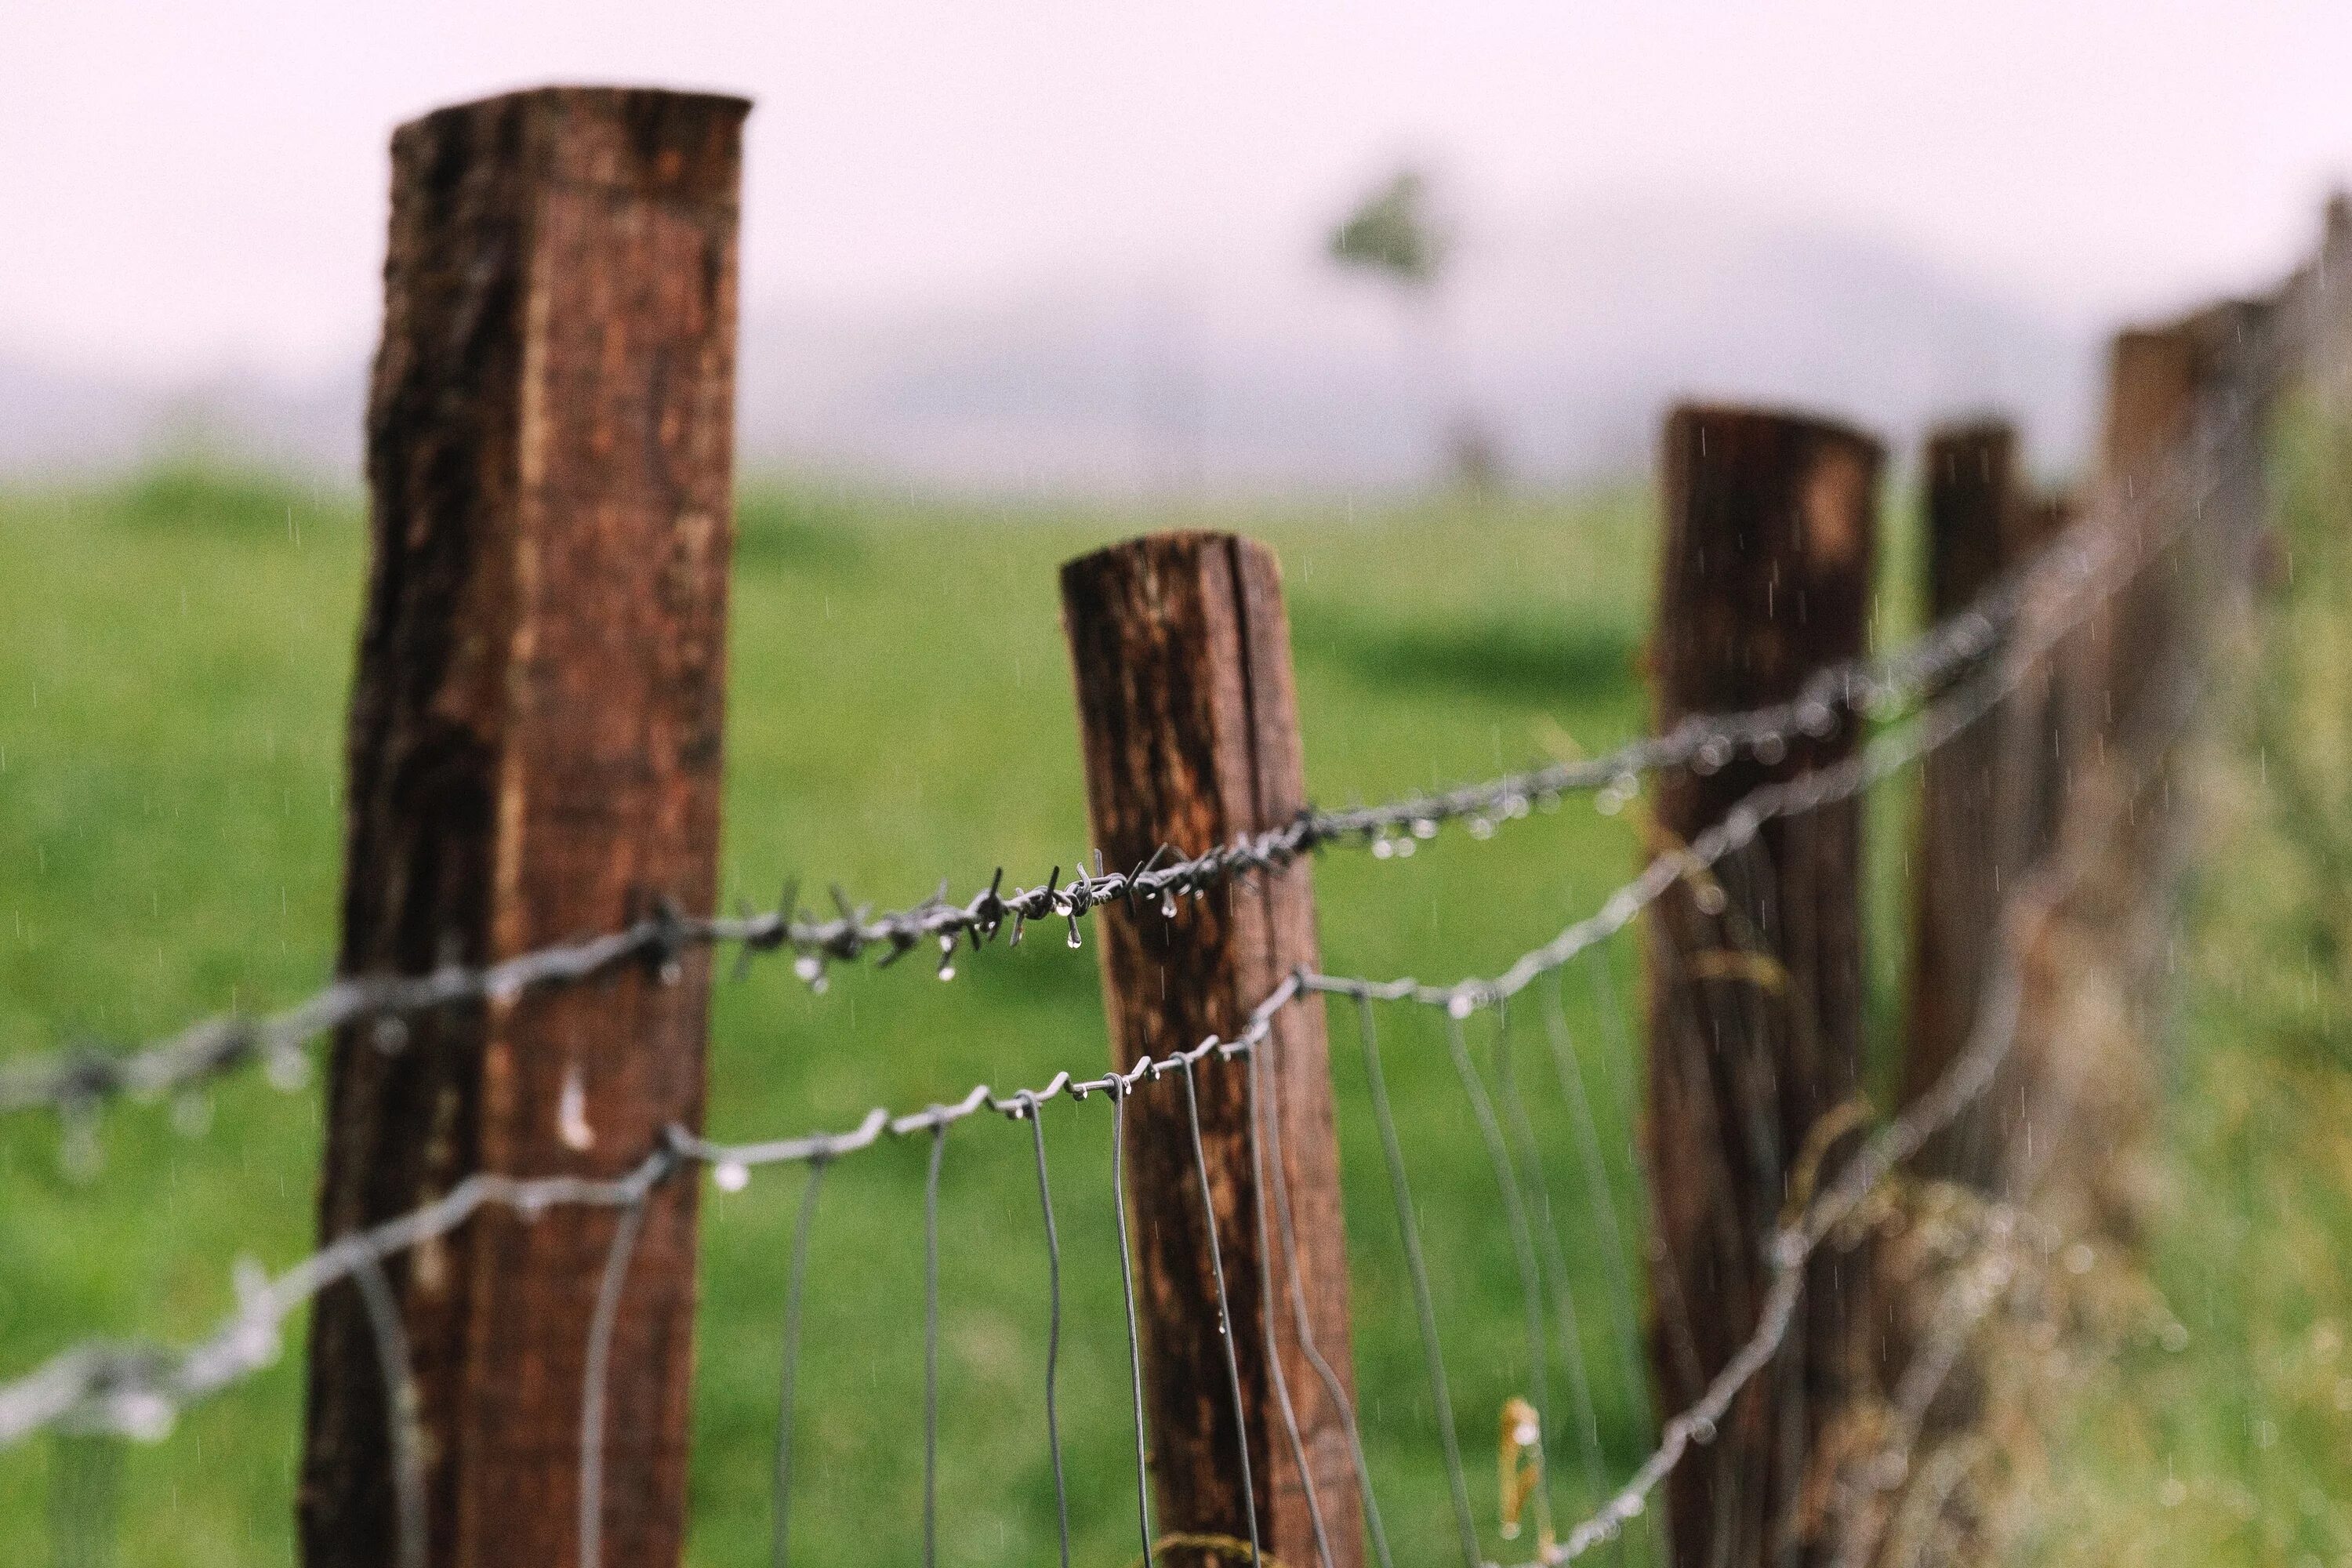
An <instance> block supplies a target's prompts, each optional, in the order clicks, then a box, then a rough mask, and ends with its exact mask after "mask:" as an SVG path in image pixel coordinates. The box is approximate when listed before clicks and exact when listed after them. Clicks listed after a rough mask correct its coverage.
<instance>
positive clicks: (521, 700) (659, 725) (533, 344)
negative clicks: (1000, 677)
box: [301, 88, 747, 1568]
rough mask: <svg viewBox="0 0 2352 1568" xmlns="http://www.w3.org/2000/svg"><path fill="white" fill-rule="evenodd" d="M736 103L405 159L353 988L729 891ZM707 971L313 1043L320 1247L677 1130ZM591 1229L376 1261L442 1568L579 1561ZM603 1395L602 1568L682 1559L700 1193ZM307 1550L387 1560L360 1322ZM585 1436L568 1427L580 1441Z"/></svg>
mask: <svg viewBox="0 0 2352 1568" xmlns="http://www.w3.org/2000/svg"><path fill="white" fill-rule="evenodd" d="M746 108H747V105H745V104H744V103H743V102H741V101H740V100H735V99H726V98H711V97H697V96H689V95H681V94H674V93H667V92H655V91H640V90H633V89H571V88H564V89H547V90H543V91H536V92H522V93H516V94H511V95H509V96H506V97H502V98H494V99H488V100H483V101H481V102H478V103H471V104H467V105H465V106H463V107H460V108H456V109H449V110H441V111H439V112H437V113H435V114H430V115H427V116H425V118H424V119H422V120H419V121H415V122H413V123H411V124H408V125H405V126H403V127H402V128H401V129H400V131H399V132H397V133H396V134H395V135H394V139H393V199H392V223H391V237H390V244H389V247H388V253H387V258H386V261H385V267H384V296H385V309H384V330H383V344H382V347H381V349H380V350H379V352H378V354H377V358H376V363H375V372H374V381H373V388H372V392H371V396H370V403H369V411H368V477H369V482H370V489H371V500H372V508H371V513H372V527H373V562H372V565H371V568H370V577H369V583H368V590H367V596H366V601H365V607H364V615H363V623H362V632H361V638H360V650H359V669H358V675H357V679H356V681H355V684H354V689H353V694H352V715H351V728H350V742H349V745H350V752H349V755H350V769H351V783H350V790H349V797H348V800H349V805H348V809H349V823H348V837H347V844H346V871H345V891H344V899H343V946H342V954H341V968H342V971H343V972H344V973H352V974H361V973H425V972H426V971H429V970H431V969H433V968H434V967H435V966H436V964H438V963H442V962H444V961H445V960H447V959H451V958H455V959H457V960H460V961H463V962H466V963H485V962H492V961H496V960H498V959H499V958H503V957H507V956H510V955H512V954H515V953H517V952H523V951H525V950H528V949H531V948H535V947H539V946H542V945H545V944H547V943H550V942H556V941H560V940H565V939H570V938H574V937H577V936H579V935H581V934H583V933H586V932H593V931H611V930H614V929H615V928H617V927H620V926H622V925H625V924H626V923H627V922H629V921H633V920H637V919H642V918H645V917H646V916H649V915H653V914H655V913H656V911H657V910H659V909H660V908H661V907H662V906H663V905H664V904H667V905H669V906H672V907H675V908H676V909H677V910H682V911H685V912H688V913H703V912H707V911H708V910H709V906H710V902H711V900H712V897H713V891H714V874H715V865H716V852H717V838H718V829H719V761H720V737H721V719H722V698H723V676H724V656H725V633H726V601H727V595H726V585H727V568H728V560H729V554H730V542H731V539H732V519H731V512H732V495H731V482H732V480H731V466H732V452H731V442H732V424H733V418H732V410H733V392H734V357H735V273H736V267H735V258H736V221H737V189H738V184H739V179H740V128H741V122H742V119H743V115H744V112H745V110H746ZM707 987H708V959H707V956H706V955H704V954H702V953H700V952H681V953H679V954H677V955H676V956H675V957H674V958H672V959H669V960H667V961H661V960H657V961H656V962H655V963H648V964H647V965H646V966H644V967H643V968H641V969H635V970H630V971H627V972H622V973H614V975H612V976H609V977H607V978H605V979H604V980H600V981H598V982H596V983H593V984H588V985H583V986H581V987H578V988H576V989H573V990H571V991H567V992H564V993H562V994H545V995H539V996H533V997H530V998H524V999H510V1000H493V1001H492V1002H491V1003H490V1004H489V1005H488V1006H486V1007H483V1008H480V1009H467V1010H463V1011H456V1012H451V1013H448V1014H444V1015H440V1016H434V1017H430V1018H426V1019H423V1020H420V1021H418V1022H417V1023H415V1024H414V1025H413V1026H410V1027H409V1028H408V1029H407V1030H406V1032H405V1034H404V1036H399V1037H393V1036H383V1035H379V1034H378V1033H376V1032H375V1031H373V1030H372V1029H370V1028H369V1027H368V1026H365V1025H362V1026H356V1027H354V1028H352V1029H349V1030H346V1031H345V1032H344V1033H343V1034H342V1036H341V1037H339V1038H338V1040H337V1041H336V1045H335V1049H334V1055H333V1063H332V1068H331V1083H330V1089H329V1133H328V1139H329V1141H328V1151H327V1161H326V1171H325V1175H324V1179H323V1182H322V1188H321V1197H320V1228H321V1231H322V1234H323V1235H324V1237H326V1238H328V1239H330V1240H331V1239H332V1238H334V1237H339V1236H342V1235H346V1234H348V1233H350V1232H351V1231H352V1230H354V1229H357V1228H359V1227H361V1226H365V1225H368V1224H371V1223H374V1222H377V1221H381V1220H383V1219H384V1218H386V1217H388V1216H390V1215H396V1214H399V1213H401V1212H403V1211H405V1210H408V1209H411V1208H414V1207H415V1206H417V1205H420V1204H422V1203H425V1202H428V1201H430V1200H432V1199H433V1198H435V1197H436V1196H438V1195H440V1194H443V1193H446V1191H448V1190H449V1188H450V1187H451V1186H452V1185H454V1184H456V1183H457V1181H459V1180H461V1179H463V1178H464V1177H465V1176H466V1175H467V1174H469V1173H473V1172H476V1171H495V1172H499V1173H509V1174H516V1175H529V1176H539V1175H549V1174H555V1173H579V1174H583V1175H595V1176H603V1177H610V1176H614V1175H617V1174H620V1173H625V1172H627V1171H629V1170H631V1169H632V1168H634V1167H635V1166H637V1165H638V1164H639V1163H641V1162H643V1161H644V1160H645V1159H646V1157H647V1155H648V1154H649V1153H651V1152H653V1151H655V1150H656V1148H658V1147H659V1146H660V1141H661V1139H662V1137H663V1134H664V1131H665V1130H666V1129H667V1127H668V1126H669V1125H670V1124H672V1123H674V1122H676V1123H684V1124H686V1125H688V1126H689V1127H691V1126H696V1125H698V1123H699V1121H700V1116H701V1107H702V1096H703V1037H704V1023H705V1014H706V1006H707ZM615 1227H616V1219H615V1216H614V1215H613V1214H612V1213H611V1212H610V1211H604V1210H593V1209H575V1210H566V1211H562V1212H561V1213H555V1214H550V1215H546V1216H544V1217H541V1218H540V1219H537V1220H535V1221H526V1220H524V1219H521V1218H518V1217H516V1216H512V1215H505V1214H488V1213H486V1214H485V1215H481V1216H479V1217H478V1218H477V1219H475V1220H474V1221H473V1222H472V1223H471V1224H470V1225H469V1226H467V1228H466V1229H465V1230H463V1231H461V1232H459V1233H457V1235H456V1236H455V1237H452V1238H450V1239H449V1240H447V1241H446V1242H442V1243H435V1244H429V1245H427V1246H425V1247H420V1248H418V1249H417V1250H416V1251H415V1253H414V1254H412V1255H410V1256H409V1257H407V1258H404V1259H401V1260H398V1261H396V1262H395V1263H394V1265H393V1266H392V1268H390V1270H389V1272H390V1273H391V1276H392V1285H393V1288H394V1291H395V1293H396V1295H397V1299H398V1302H399V1306H400V1310H401V1313H402V1317H403V1319H404V1327H405V1330H406V1337H407V1340H408V1342H409V1344H410V1346H411V1348H412V1351H413V1354H414V1366H415V1383H416V1391H417V1395H418V1399H419V1420H420V1425H421V1428H422V1433H421V1436H422V1442H421V1445H420V1448H421V1451H422V1452H423V1453H424V1455H425V1459H426V1473H425V1483H426V1489H425V1497H426V1500H427V1512H428V1516H429V1541H430V1546H431V1552H430V1560H431V1562H432V1563H435V1564H436V1565H441V1564H449V1565H465V1568H491V1565H494V1564H504V1563H523V1562H530V1563H545V1564H551V1565H557V1568H565V1565H569V1564H572V1563H575V1562H576V1561H577V1557H578V1553H579V1552H580V1536H581V1533H582V1531H581V1523H580V1519H579V1497H580V1490H581V1487H582V1482H583V1431H582V1407H583V1391H584V1388H585V1386H586V1382H587V1379H588V1375H589V1373H590V1368H589V1367H588V1365H587V1364H586V1363H587V1343H586V1342H587V1338H588V1330H589V1326H590V1321H591V1317H592V1313H593V1308H594V1303H595V1300H596V1293H597V1289H598V1282H599V1280H600V1279H601V1278H602V1276H603V1274H604V1269H605V1266H606V1262H607V1256H608V1251H609V1248H610V1247H611V1245H612V1242H613V1239H614V1236H615V1235H616V1228H615ZM621 1279H622V1282H623V1289H621V1292H620V1295H619V1297H618V1303H619V1308H618V1312H617V1315H616V1316H615V1317H614V1321H613V1323H612V1339H611V1351H612V1353H611V1355H610V1357H609V1361H608V1364H607V1366H606V1368H605V1371H604V1375H605V1382H606V1397H605V1414H604V1428H603V1432H602V1434H601V1436H596V1440H595V1441H594V1443H593V1447H595V1449H596V1451H597V1453H598V1455H599V1456H600V1457H601V1472H602V1476H603V1489H602V1495H603V1498H604V1507H603V1509H602V1510H601V1511H600V1513H599V1515H598V1518H597V1520H596V1521H594V1522H595V1525H596V1526H597V1527H598V1528H599V1529H600V1531H601V1535H602V1541H603V1547H604V1551H603V1553H602V1555H603V1558H604V1562H605V1563H611V1564H618V1563H628V1564H631V1565H632V1568H637V1565H644V1568H658V1565H660V1564H664V1563H674V1562H676V1561H677V1553H678V1547H679V1541H680V1538H681V1527H682V1510H683V1503H684V1479H685V1442H686V1415H687V1395H688V1370H689V1367H690V1364H691V1360H692V1355H691V1331H692V1310H693V1296H694V1285H693V1281H694V1189H693V1184H691V1183H690V1182H688V1181H683V1180H677V1181H672V1182H670V1183H668V1184H666V1185H665V1186H663V1187H661V1188H659V1189H658V1190H656V1193H655V1194H654V1195H653V1197H652V1199H651V1201H650V1202H649V1204H648V1205H647V1206H646V1213H645V1215H644V1225H643V1229H642V1233H641V1234H640V1235H638V1237H637V1240H636V1245H635V1256H634V1260H633V1262H632V1263H631V1264H630V1265H629V1266H627V1267H626V1268H625V1273H624V1274H623V1275H622V1276H621ZM310 1372H311V1385H310V1420H309V1444H308V1450H307V1453H306V1457H305V1463H304V1472H303V1485H302V1500H301V1515H302V1539H303V1550H304V1556H305V1561H306V1562H307V1563H310V1564H311V1565H312V1568H323V1565H325V1564H330V1563H333V1564H344V1563H352V1564H357V1563H370V1564H374V1563H383V1562H385V1561H388V1560H390V1552H389V1548H388V1542H389V1541H390V1539H391V1537H392V1535H393V1532H394V1510H393V1504H392V1498H393V1490H392V1483H391V1468H392V1455H391V1453H390V1452H389V1451H388V1448H387V1443H386V1439H385V1436H384V1430H385V1428H384V1420H383V1388H382V1386H381V1379H380V1377H379V1374H378V1373H377V1371H376V1364H375V1360H374V1351H373V1344H372V1342H371V1340H370V1338H369V1329H368V1326H367V1321H366V1319H365V1317H364V1314H363V1313H362V1308H361V1302H360V1300H359V1298H358V1296H357V1294H356V1293H355V1292H353V1291H352V1290H350V1289H334V1290H330V1291H329V1292H328V1293H326V1294H325V1295H324V1296H323V1297H322V1298H321V1299H320V1303H319V1309H318V1313H317V1319H316V1324H315V1328H314V1331H313V1334H312V1339H311V1344H310ZM592 1436H594V1435H592Z"/></svg>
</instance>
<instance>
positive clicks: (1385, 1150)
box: [1356, 996, 1482, 1568]
mask: <svg viewBox="0 0 2352 1568" xmlns="http://www.w3.org/2000/svg"><path fill="white" fill-rule="evenodd" d="M1356 1036H1357V1038H1358V1040H1359V1041H1360V1042H1361V1044H1362V1046H1363V1049H1364V1078H1365V1081H1366V1082H1367V1084H1368V1085H1369V1086H1370V1091H1371V1101H1372V1120H1373V1121H1375V1122H1377V1123H1378V1124H1379V1126H1380V1131H1381V1156H1382V1157H1383V1158H1384V1159H1386V1160H1387V1162H1388V1167H1389V1193H1390V1195H1391V1197H1393V1198H1394V1199H1395V1200H1396V1214H1397V1237H1398V1239H1399V1241H1400V1242H1401V1243H1402V1245H1403V1247H1404V1266H1405V1272H1406V1273H1407V1274H1408V1275H1409V1276H1411V1278H1412V1310H1413V1315H1414V1317H1415V1318H1416V1319H1417V1320H1418V1321H1419V1322H1420V1325H1421V1352H1422V1357H1423V1360H1424V1361H1425V1362H1426V1363H1428V1367H1429V1390H1430V1393H1431V1394H1433V1396H1434V1397H1435V1398H1436V1401H1437V1435H1438V1438H1439V1440H1440V1443H1441V1445H1442V1447H1444V1453H1445V1479H1446V1484H1447V1485H1448V1486H1449V1487H1450V1488H1451V1489H1453V1494H1454V1528H1455V1530H1456V1531H1459V1533H1460V1535H1461V1544H1462V1563H1463V1568H1481V1564H1482V1557H1481V1554H1480V1552H1479V1551H1478V1526H1477V1524H1476V1522H1475V1521H1473V1520H1472V1518H1471V1517H1470V1483H1469V1479H1468V1478H1467V1477H1465V1475H1464V1474H1463V1471H1462V1438H1461V1435H1460V1434H1459V1433H1457V1432H1456V1431H1455V1430H1454V1395H1453V1394H1452V1392H1451V1391H1449V1390H1448V1389H1447V1387H1446V1384H1445V1352H1444V1349H1443V1348H1442V1347H1441V1346H1440V1345H1439V1343H1438V1340H1437V1308H1436V1306H1435V1304H1434V1303H1433V1301H1432V1300H1430V1294H1429V1265H1428V1264H1427V1263H1426V1262H1424V1261H1423V1258H1422V1254H1421V1222H1420V1220H1418V1219H1417V1218H1415V1217H1414V1215H1413V1207H1412V1184H1411V1183H1410V1182H1409V1181H1407V1180H1406V1177H1405V1172H1404V1151H1403V1149H1402V1148H1401V1147H1400V1146H1399V1145H1398V1143H1397V1132H1396V1114H1395V1112H1394V1111H1393V1110H1391V1109H1390V1107H1389V1089H1388V1080H1387V1079H1386V1078H1384V1077H1383V1076H1382V1075H1381V1046H1380V1031H1379V1026H1377V1025H1376V1024H1375V1023H1374V1022H1373V1019H1372V1004H1371V999H1370V997H1367V996H1359V997H1358V998H1356Z"/></svg>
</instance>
